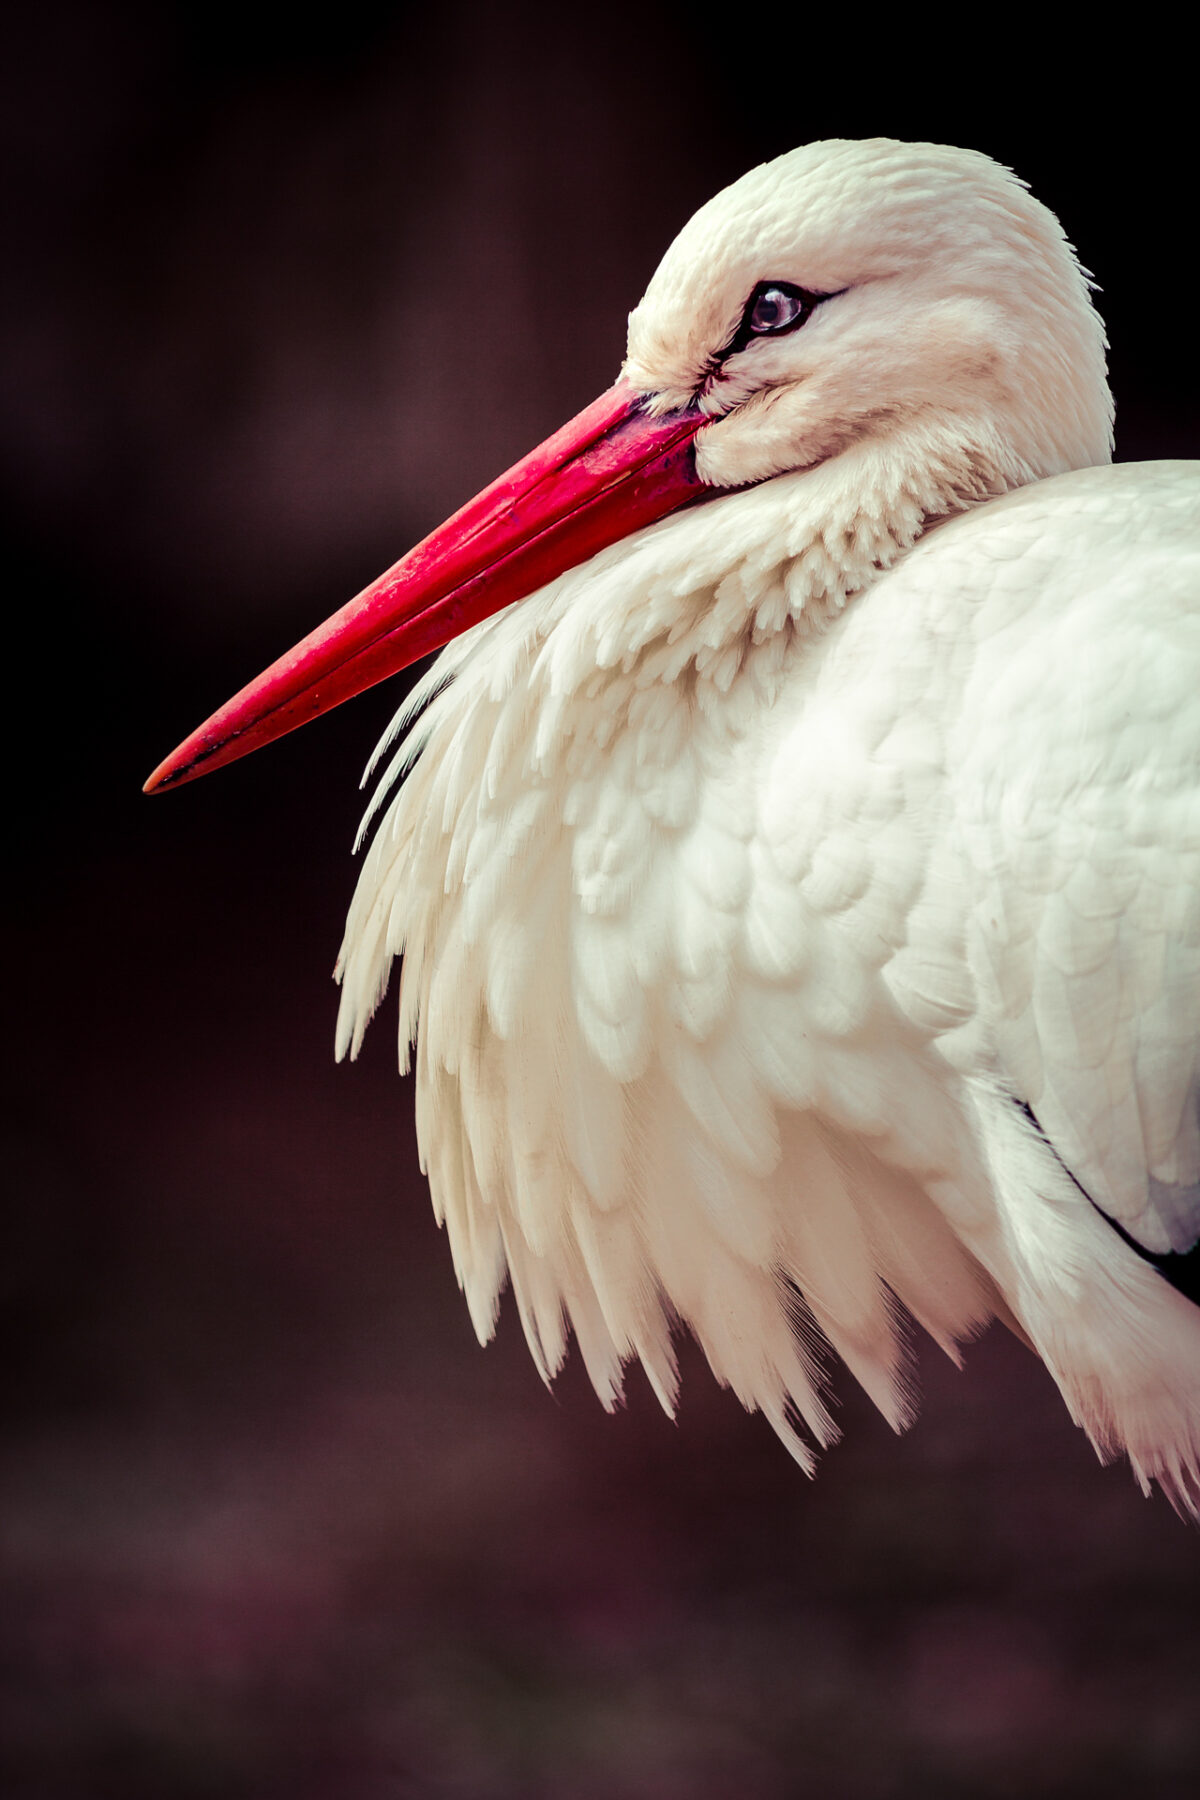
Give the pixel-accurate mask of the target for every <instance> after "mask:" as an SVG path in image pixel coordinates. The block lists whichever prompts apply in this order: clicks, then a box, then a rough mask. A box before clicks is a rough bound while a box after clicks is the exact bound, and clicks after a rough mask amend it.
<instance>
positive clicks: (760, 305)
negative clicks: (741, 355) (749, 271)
mask: <svg viewBox="0 0 1200 1800" xmlns="http://www.w3.org/2000/svg"><path fill="white" fill-rule="evenodd" d="M810 310H811V307H809V306H806V305H805V296H804V294H803V293H802V292H801V291H800V289H799V288H794V287H792V286H791V285H790V284H785V283H783V282H781V281H764V282H762V283H760V285H759V286H758V287H756V288H755V290H754V292H753V293H752V294H751V296H750V302H749V305H748V306H747V308H746V313H745V322H746V327H747V330H748V332H749V335H750V336H751V337H765V336H766V335H767V334H768V333H770V332H778V331H787V330H789V329H790V327H791V326H793V325H798V324H800V323H801V322H802V321H803V318H804V316H805V314H806V313H807V312H809V311H810Z"/></svg>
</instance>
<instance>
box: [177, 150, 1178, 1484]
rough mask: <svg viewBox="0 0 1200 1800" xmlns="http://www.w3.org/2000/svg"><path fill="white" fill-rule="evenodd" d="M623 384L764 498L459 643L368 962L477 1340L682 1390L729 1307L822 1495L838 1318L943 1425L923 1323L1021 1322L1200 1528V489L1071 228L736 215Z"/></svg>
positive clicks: (957, 192)
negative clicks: (510, 1323)
mask: <svg viewBox="0 0 1200 1800" xmlns="http://www.w3.org/2000/svg"><path fill="white" fill-rule="evenodd" d="M778 321H782V323H780V322H778ZM625 380H626V382H627V383H628V384H629V385H630V386H631V388H632V389H633V390H634V391H635V392H636V393H637V394H638V395H639V396H644V399H643V400H642V401H641V402H640V404H641V406H642V409H643V410H644V412H645V413H646V414H648V415H650V416H652V417H658V418H661V419H662V420H663V421H666V422H667V423H668V424H669V422H670V421H671V420H674V419H682V418H684V417H685V416H687V417H691V418H693V419H698V420H699V421H700V423H699V424H694V425H693V426H690V427H689V430H693V431H694V432H695V438H694V456H695V470H696V472H697V474H698V476H699V479H700V480H701V481H702V482H703V483H704V484H705V486H706V488H707V490H708V491H709V492H710V493H713V492H715V493H717V494H718V495H719V497H716V498H712V499H710V500H709V503H708V504H706V505H704V506H701V507H695V508H691V509H689V510H687V511H683V512H679V513H676V514H674V515H673V516H670V517H666V518H663V519H662V520H660V522H658V523H655V524H651V525H649V526H648V527H647V528H644V529H640V530H636V531H634V532H633V534H632V535H629V536H626V537H624V538H619V539H618V540H617V541H615V542H609V543H608V546H607V547H606V548H602V549H601V550H600V551H599V553H598V554H596V555H593V556H591V557H590V558H589V560H587V561H585V562H583V563H582V564H581V565H580V566H578V567H575V568H573V569H570V570H569V571H568V572H566V573H564V574H562V575H560V576H559V578H558V579H556V580H554V581H551V582H550V583H549V584H548V585H545V586H542V587H541V588H539V589H538V590H537V591H535V592H533V593H532V594H530V595H529V596H528V597H527V598H524V599H523V600H522V602H521V604H519V605H517V606H514V607H511V608H509V610H507V611H505V612H502V613H499V614H497V615H496V616H494V617H492V618H489V619H485V620H484V621H483V622H482V623H478V624H476V625H475V626H474V627H473V629H471V630H470V631H468V632H467V634H466V635H465V636H462V637H459V638H458V640H457V641H456V642H455V643H454V644H452V645H451V646H450V647H449V648H448V649H447V650H445V651H444V652H443V654H442V656H441V657H440V658H439V660H438V661H437V663H435V664H434V666H433V667H432V668H431V670H430V671H429V673H428V674H427V676H426V677H425V678H424V680H423V681H422V682H421V683H420V684H419V687H418V689H417V691H416V694H415V695H414V697H413V699H412V701H411V702H410V704H409V706H408V707H407V708H406V709H405V711H404V713H403V714H402V715H401V717H400V718H399V719H398V720H397V722H396V726H395V727H394V728H393V731H392V732H391V733H390V734H389V737H388V739H387V740H385V744H386V745H388V746H390V747H391V750H392V760H391V763H390V766H389V767H388V768H387V769H386V770H385V773H384V775H383V779H382V783H381V787H380V792H379V794H378V795H377V798H376V802H375V806H374V808H373V812H379V813H380V815H381V816H379V818H378V821H377V823H376V826H375V830H374V835H373V838H372V841H371V845H370V848H369V850H368V852H367V856H366V860H365V863H364V867H363V870H362V875H361V878H360V882H359V887H358V892H357V894H356V897H355V900H354V904H353V908H352V910H351V914H350V920H349V924H348V927H347V934H346V940H345V943H344V946H343V951H342V958H341V962H340V973H341V978H342V980H343V984H344V989H343V1006H342V1021H341V1028H340V1048H341V1049H342V1050H345V1049H347V1048H348V1049H350V1050H351V1051H353V1050H355V1049H356V1048H357V1046H358V1044H359V1043H360V1042H361V1038H362V1033H363V1031H364V1029H365V1027H366V1024H367V1022H368V1020H369V1018H370V1015H371V1013H372V1011H373V1009H374V1008H375V1006H376V1005H377V1003H378V1001H379V998H380V996H381V995H382V993H383V990H384V987H385V985H386V983H387V979H388V972H389V967H390V964H391V962H392V960H393V959H394V958H395V957H397V956H400V955H401V954H403V957H404V968H403V975H402V981H401V1025H400V1030H401V1044H402V1053H403V1055H404V1056H405V1057H407V1054H408V1047H409V1045H410V1044H412V1043H414V1042H415V1045H416V1056H415V1067H416V1083H417V1115H418V1130H419V1137H420V1143H421V1150H422V1158H423V1164H424V1166H425V1168H426V1170H427V1172H428V1175H429V1179H430V1184H431V1188H432V1192H433V1198H434V1204H435V1208H436V1210H437V1213H438V1216H439V1218H440V1219H442V1220H444V1222H445V1224H446V1227H447V1230H448V1233H449V1236H450V1242H451V1247H452V1250H453V1254H454V1260H455V1266H456V1269H457V1271H458V1275H459V1279H460V1282H461V1284H462V1286H463V1288H464V1289H465V1292H466V1296H467V1300H468V1304H469V1306H470V1309H471V1315H472V1318H473V1320H474V1323H475V1327H476V1330H477V1331H478V1333H479V1335H480V1337H481V1339H486V1338H487V1337H489V1336H490V1334H491V1332H492V1330H493V1328H494V1325H495V1321H496V1316H497V1308H498V1303H499V1296H500V1293H501V1290H502V1288H503V1286H504V1283H505V1281H506V1279H510V1280H511V1283H512V1287H513V1291H514V1293H515V1296H516V1300H517V1304H518V1307H519V1309H520V1314H521V1319H522V1322H523V1324H524V1328H525V1332H526V1335H527V1338H528V1340H529V1344H530V1348H531V1350H532V1352H533V1355H534V1357H535V1359H536V1361H537V1363H538V1366H539V1368H540V1369H541V1370H542V1372H543V1374H544V1375H545V1376H546V1377H547V1379H549V1378H550V1377H551V1376H552V1375H553V1374H554V1373H555V1371H556V1370H557V1369H558V1367H559V1366H560V1364H561V1362H562V1359H563V1356H564V1354H565V1350H566V1342H567V1334H568V1331H569V1330H573V1331H574V1333H575V1336H576V1338H577V1339H578V1342H579V1345H580V1348H581V1350H582V1353H583V1355H584V1357H585V1359H586V1361H587V1365H588V1369H589V1372H590V1374H591V1377H592V1380H593V1382H594V1384H595V1386H596V1389H597V1391H598V1393H599V1394H600V1396H601V1398H602V1399H603V1400H604V1401H605V1403H606V1404H611V1403H612V1402H613V1400H614V1399H615V1397H616V1396H617V1394H618V1393H619V1390H620V1383H621V1376H622V1368H623V1365H624V1364H625V1363H626V1361H628V1360H629V1359H631V1358H635V1357H636V1358H640V1360H641V1362H642V1363H643V1365H644V1366H645V1369H646V1371H647V1374H648V1376H649V1378H650V1380H651V1382H652V1383H653V1385H654V1387H655V1389H656V1391H657V1392H658V1394H659V1396H660V1398H661V1399H662V1401H663V1403H664V1405H666V1406H667V1407H668V1408H670V1407H672V1406H673V1404H674V1400H675V1388H676V1376H675V1362H674V1356H673V1352H672V1343H671V1333H672V1326H673V1324H674V1322H675V1321H676V1320H679V1319H681V1320H683V1321H684V1322H686V1324H687V1325H689V1326H690V1327H691V1329H692V1330H693V1331H694V1332H695V1334H696V1336H697V1338H698V1339H699V1341H700V1343H701V1344H702V1345H703V1347H704V1349H705V1351H706V1353H707V1355H708V1358H709V1361H710V1363H711V1365H712V1367H713V1370H714V1372H715V1373H716V1375H717V1376H718V1378H719V1379H721V1380H722V1381H724V1382H727V1383H729V1384H730V1385H731V1386H732V1387H733V1388H734V1389H735V1391H736V1392H737V1393H738V1395H739V1397H740V1398H741V1399H742V1400H743V1402H744V1403H745V1404H746V1405H748V1406H751V1407H757V1408H760V1409H761V1410H762V1411H763V1412H764V1413H765V1415H766V1416H767V1417H768V1418H769V1419H770V1421H771V1423H772V1424H773V1425H774V1427H775V1429H776V1430H777V1431H778V1432H779V1434H780V1436H781V1437H782V1438H783V1439H784V1440H785V1442H787V1443H788V1445H789V1447H790V1448H791V1449H792V1451H793V1453H794V1454H795V1455H796V1456H797V1457H798V1459H799V1460H800V1461H801V1462H802V1464H804V1466H806V1467H808V1466H809V1465H810V1463H811V1452H810V1450H809V1448H808V1447H807V1444H806V1442H805V1440H804V1439H803V1438H802V1437H801V1435H800V1431H799V1429H798V1427H799V1426H800V1425H801V1424H803V1425H804V1426H806V1427H807V1429H808V1432H809V1434H810V1435H811V1436H812V1437H813V1438H815V1439H816V1441H817V1442H818V1443H821V1444H824V1443H827V1442H828V1441H829V1440H830V1439H831V1438H832V1437H833V1436H834V1435H835V1433H834V1429H833V1426H832V1423H831V1421H830V1418H829V1414H828V1412H827V1410H826V1407H825V1405H824V1402H823V1400H822V1397H821V1392H820V1381H819V1378H818V1372H817V1367H816V1363H815V1360H814V1353H813V1347H814V1344H815V1343H816V1342H817V1341H818V1334H819V1336H820V1337H823V1338H824V1339H826V1340H828V1342H829V1343H830V1344H832V1346H833V1347H834V1349H835V1350H836V1351H837V1352H838V1354H839V1355H840V1356H841V1357H842V1358H843V1360H844V1361H845V1362H846V1363H847V1365H848V1366H849V1368H850V1369H851V1370H852V1371H853V1373H854V1374H855V1376H856V1377H857V1378H858V1379H859V1380H860V1381H861V1382H862V1384H863V1386H864V1387H865V1388H866V1390H867V1391H868V1392H869V1393H870V1394H871V1396H872V1398H873V1399H874V1400H875V1401H876V1403H877V1404H878V1405H879V1406H880V1408H881V1409H882V1411H883V1412H884V1413H885V1414H886V1416H887V1417H888V1418H889V1419H890V1420H891V1421H892V1422H893V1423H894V1424H895V1425H897V1426H900V1425H902V1424H904V1423H905V1422H906V1421H907V1420H908V1418H909V1417H910V1415H911V1412H912V1409H913V1397H912V1393H911V1388H910V1384H909V1382H908V1379H907V1372H906V1363H905V1353H904V1344H903V1334H902V1332H901V1330H900V1329H899V1324H900V1320H899V1317H898V1314H899V1311H900V1310H901V1309H903V1310H904V1311H906V1312H907V1313H909V1314H911V1315H912V1316H913V1317H914V1318H915V1319H917V1320H918V1321H919V1322H920V1323H921V1324H922V1325H923V1326H925V1327H926V1328H927V1329H928V1330H929V1332H930V1333H931V1334H932V1335H933V1336H934V1337H935V1339H936V1340H937V1341H938V1342H939V1343H941V1344H942V1345H943V1346H944V1347H945V1348H946V1349H947V1350H948V1351H949V1352H950V1353H951V1354H956V1353H957V1352H956V1346H957V1345H958V1344H959V1343H961V1342H962V1341H963V1340H964V1339H967V1338H969V1337H970V1336H971V1335H973V1334H974V1333H976V1332H977V1331H978V1330H979V1329H981V1327H982V1326H983V1324H984V1323H985V1321H986V1320H987V1319H988V1318H990V1317H992V1316H999V1317H1000V1318H1002V1319H1004V1320H1005V1321H1006V1322H1007V1323H1009V1324H1010V1325H1012V1326H1013V1327H1014V1328H1015V1329H1017V1330H1018V1331H1019V1332H1020V1333H1021V1334H1023V1335H1024V1336H1025V1337H1026V1338H1027V1339H1028V1340H1029V1341H1030V1342H1031V1343H1032V1344H1033V1345H1034V1347H1035V1348H1036V1349H1037V1351H1038V1352H1039V1354H1040V1355H1041V1356H1042V1358H1043V1359H1044V1361H1045V1362H1046V1364H1047V1366H1048V1367H1049V1368H1050V1370H1051V1371H1052V1373H1053V1375H1054V1377H1055V1379H1056V1380H1057V1382H1058V1384H1059V1386H1060V1388H1061V1389H1062V1392H1063V1394H1064V1397H1065V1399H1066V1401H1067V1404H1068V1406H1069V1407H1070V1409H1071V1412H1072V1414H1073V1416H1074V1417H1075V1418H1076V1420H1077V1421H1078V1422H1079V1423H1080V1424H1081V1425H1082V1426H1083V1427H1084V1428H1085V1429H1086V1430H1087V1431H1088V1433H1089V1434H1090V1436H1091V1437H1092V1439H1093V1441H1094V1442H1095V1444H1096V1445H1097V1448H1098V1449H1099V1450H1100V1451H1101V1453H1102V1454H1105V1455H1107V1454H1109V1453H1111V1452H1114V1451H1119V1450H1124V1451H1126V1452H1127V1453H1128V1454H1129V1457H1130V1460H1131V1463H1132V1466H1133V1468H1134V1471H1135V1473H1136V1475H1137V1476H1138V1479H1139V1480H1140V1481H1141V1482H1142V1484H1143V1486H1147V1485H1148V1484H1149V1482H1150V1481H1151V1480H1154V1479H1157V1480H1158V1481H1160V1482H1161V1483H1162V1485H1163V1486H1164V1488H1165V1489H1166V1490H1167V1491H1168V1492H1169V1493H1170V1494H1171V1496H1172V1498H1173V1499H1174V1500H1175V1501H1176V1503H1177V1504H1179V1505H1181V1506H1184V1507H1186V1508H1190V1509H1192V1510H1195V1507H1196V1503H1197V1495H1198V1475H1197V1471H1198V1466H1200V1309H1197V1308H1196V1307H1195V1306H1193V1305H1192V1304H1191V1303H1190V1301H1189V1300H1187V1299H1186V1298H1184V1297H1183V1296H1182V1295H1181V1294H1180V1293H1178V1292H1177V1291H1176V1290H1175V1289H1174V1288H1173V1287H1172V1286H1171V1285H1170V1284H1169V1283H1168V1282H1167V1281H1166V1280H1164V1279H1163V1276H1162V1275H1161V1274H1160V1273H1159V1271H1158V1269H1157V1268H1156V1267H1154V1266H1153V1265H1152V1263H1151V1262H1150V1261H1148V1260H1147V1259H1146V1255H1145V1254H1142V1253H1143V1252H1144V1253H1149V1254H1150V1255H1153V1256H1158V1257H1160V1258H1161V1257H1169V1256H1179V1255H1181V1254H1183V1253H1186V1252H1187V1251H1189V1250H1190V1249H1191V1248H1192V1246H1193V1245H1194V1244H1195V1242H1196V1239H1197V1236H1198V1235H1200V1123H1198V1116H1197V1101H1198V1095H1200V1078H1198V1070H1197V1045H1198V1042H1200V1032H1198V1030H1197V1025H1198V1020H1200V880H1198V877H1200V780H1198V773H1200V548H1198V546H1200V473H1198V471H1197V467H1196V466H1195V465H1190V464H1169V463H1164V464H1148V465H1138V466H1135V467H1132V468H1115V469H1114V468H1111V467H1107V466H1103V465H1106V464H1107V462H1108V457H1109V454H1110V428H1111V403H1110V401H1109V397H1108V390H1107V385H1106V382H1105V377H1104V365H1103V339H1102V332H1101V327H1100V325H1099V321H1098V320H1097V318H1096V315H1095V313H1094V312H1093V310H1092V308H1091V305H1090V302H1089V299H1088V295H1087V290H1086V284H1085V282H1084V278H1083V277H1082V275H1081V274H1080V272H1079V270H1078V267H1077V265H1076V263H1075V260H1074V257H1073V255H1072V253H1071V251H1070V248H1069V246H1068V245H1067V244H1066V242H1065V240H1064V238H1063V236H1062V233H1061V231H1060V230H1059V228H1058V226H1057V224H1056V223H1055V221H1054V220H1053V219H1052V217H1051V216H1050V215H1049V214H1048V213H1047V212H1046V211H1045V210H1044V209H1043V208H1041V207H1040V206H1038V205H1037V203H1036V202H1034V201H1033V200H1032V199H1031V198H1030V197H1029V196H1028V195H1027V194H1026V193H1025V191H1024V190H1023V189H1022V188H1021V187H1020V185H1019V184H1018V183H1017V182H1015V181H1014V180H1013V179H1012V177H1010V176H1009V175H1008V174H1007V173H1006V172H1005V171H1002V170H999V169H998V168H996V166H995V165H994V164H992V163H990V162H988V161H987V159H985V158H982V157H978V156H975V155H973V154H971V153H967V152H959V151H950V150H943V149H940V148H937V147H930V146H904V145H895V144H890V143H887V142H883V141H879V142H875V143H871V144H833V145H815V146H809V147H807V148H806V149H805V150H802V151H798V152H796V153H794V154H793V155H792V156H791V157H787V158H782V159H780V161H779V162H778V163H776V164H771V165H767V166H766V167H765V168H764V169H760V170H755V171H752V172H751V174H750V175H749V176H747V177H745V178H744V180H743V181H742V182H740V183H738V184H736V185H735V186H734V187H733V188H731V189H729V190H728V191H727V192H726V193H725V194H723V195H720V196H718V197H717V199H716V200H715V201H713V202H712V203H710V206H709V207H706V208H705V209H703V211H702V212H701V213H700V214H698V215H697V217H696V219H695V220H693V221H692V223H691V224H690V225H689V226H688V227H687V228H686V229H685V231H684V232H683V233H682V234H681V236H680V238H679V239H678V240H677V242H676V244H675V245H674V246H673V247H672V250H671V251H670V252H669V253H668V256H667V258H666V259H665V261H664V263H663V265H662V266H661V268H660V270H659V271H658V274H657V275H656V276H655V278H654V281H653V282H652V283H651V286H650V289H649V291H648V293H647V296H646V298H645V300H644V301H643V302H642V305H641V306H640V307H639V308H638V310H637V311H636V312H635V313H634V315H633V317H632V320H631V332H630V354H629V359H628V361H627V363H626V367H625ZM725 489H728V490H733V491H729V492H725V493H722V492H721V490H725ZM460 535H461V533H460ZM431 542H432V540H431ZM239 729H240V727H239ZM214 741H215V740H214ZM381 748H382V747H381ZM194 754H195V755H200V754H203V755H208V754H210V752H209V751H208V750H207V749H205V750H202V751H199V752H194ZM405 771H407V773H406V774H405V779H404V781H403V784H402V785H400V786H396V782H397V779H398V777H399V776H400V775H401V774H402V773H404V772H405ZM897 1303H899V1305H897ZM814 1327H815V1328H816V1329H815V1330H814Z"/></svg>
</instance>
